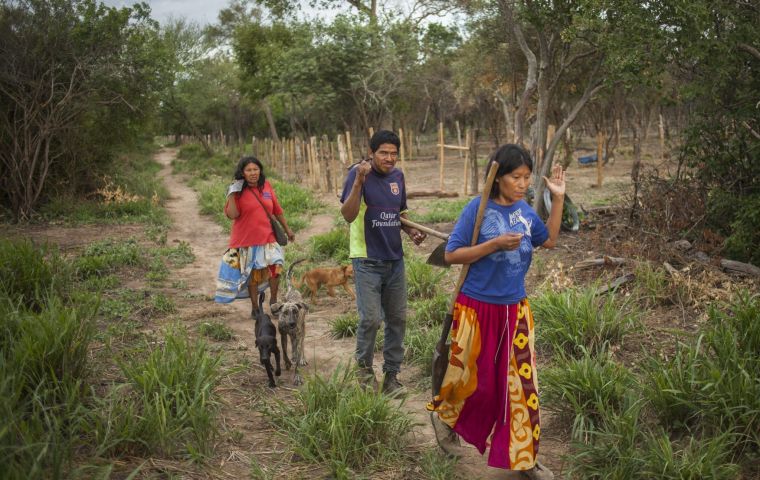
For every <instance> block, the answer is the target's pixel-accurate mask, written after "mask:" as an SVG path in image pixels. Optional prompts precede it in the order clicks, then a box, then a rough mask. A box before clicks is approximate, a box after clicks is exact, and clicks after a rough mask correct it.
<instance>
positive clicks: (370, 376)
mask: <svg viewBox="0 0 760 480" xmlns="http://www.w3.org/2000/svg"><path fill="white" fill-rule="evenodd" d="M356 380H358V381H359V385H361V387H362V388H363V389H365V390H371V391H373V392H376V391H377V378H375V371H374V370H372V367H359V368H357V369H356Z"/></svg>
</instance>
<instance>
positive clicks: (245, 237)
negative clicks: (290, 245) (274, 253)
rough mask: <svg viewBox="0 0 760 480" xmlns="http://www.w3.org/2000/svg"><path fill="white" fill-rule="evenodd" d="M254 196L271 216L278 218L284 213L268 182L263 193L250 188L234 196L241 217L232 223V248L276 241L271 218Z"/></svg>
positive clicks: (265, 183)
mask: <svg viewBox="0 0 760 480" xmlns="http://www.w3.org/2000/svg"><path fill="white" fill-rule="evenodd" d="M254 195H255V196H256V197H258V198H260V199H261V201H262V202H263V203H264V207H266V209H267V212H269V213H270V214H271V215H274V216H277V215H282V213H283V211H282V207H281V206H280V204H279V202H278V201H277V196H276V195H275V194H274V189H273V188H272V185H270V183H269V182H268V181H265V182H264V188H263V191H261V192H259V189H258V188H256V187H251V186H248V187H246V188H245V189H244V190H243V191H242V192H240V193H235V194H233V197H234V199H235V205H236V206H237V210H238V212H240V216H239V217H237V218H236V219H235V220H233V222H232V233H231V234H230V248H237V247H252V246H254V245H264V244H267V243H272V242H275V241H276V239H275V237H274V232H273V231H272V224H271V223H270V222H269V217H268V216H267V214H266V213H265V212H264V210H263V209H262V208H261V203H259V201H258V200H256V198H255V197H254Z"/></svg>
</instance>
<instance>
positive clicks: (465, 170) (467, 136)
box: [457, 122, 470, 197]
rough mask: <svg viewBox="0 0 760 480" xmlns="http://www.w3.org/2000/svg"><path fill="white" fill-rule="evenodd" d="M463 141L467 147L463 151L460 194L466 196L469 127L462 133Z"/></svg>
mask: <svg viewBox="0 0 760 480" xmlns="http://www.w3.org/2000/svg"><path fill="white" fill-rule="evenodd" d="M457 127H459V123H458V122H457ZM464 143H465V146H466V147H468V148H467V150H465V152H464V172H463V175H462V196H465V197H466V196H467V184H468V183H469V182H468V179H469V177H468V176H467V173H468V171H467V170H468V168H469V167H470V149H469V147H470V129H469V128H468V129H467V131H466V132H465V134H464ZM459 146H460V147H461V146H462V145H461V142H460V145H459ZM459 155H460V156H461V155H462V151H461V150H459Z"/></svg>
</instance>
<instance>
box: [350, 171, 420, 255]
mask: <svg viewBox="0 0 760 480" xmlns="http://www.w3.org/2000/svg"><path fill="white" fill-rule="evenodd" d="M355 179H356V167H354V168H352V169H351V170H350V171H349V172H348V175H347V176H346V181H345V183H344V184H343V194H342V195H341V196H340V202H341V203H343V202H345V201H346V199H347V198H348V195H349V194H350V193H351V188H352V187H353V185H354V180H355ZM405 211H406V185H405V183H404V174H403V173H402V172H401V170H399V169H397V168H394V169H393V170H391V171H390V173H388V175H382V174H380V173H378V172H376V171H375V169H372V170H371V171H370V173H368V174H367V176H366V178H365V179H364V185H362V196H361V202H360V203H359V214H358V215H357V216H356V219H354V221H353V222H351V226H350V231H349V236H350V241H349V245H350V247H349V257H350V258H371V259H375V260H400V259H402V258H404V251H403V249H402V247H401V220H400V219H399V216H400V215H401V214H402V213H404V212H405Z"/></svg>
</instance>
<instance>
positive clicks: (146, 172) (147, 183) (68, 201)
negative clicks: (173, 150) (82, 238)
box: [40, 146, 168, 225]
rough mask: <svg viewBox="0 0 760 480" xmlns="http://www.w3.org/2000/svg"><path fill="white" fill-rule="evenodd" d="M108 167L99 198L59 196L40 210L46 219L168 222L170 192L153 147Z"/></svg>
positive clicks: (118, 158)
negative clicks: (167, 205) (166, 204)
mask: <svg viewBox="0 0 760 480" xmlns="http://www.w3.org/2000/svg"><path fill="white" fill-rule="evenodd" d="M106 168H107V169H108V170H109V172H104V173H103V182H102V184H101V185H99V187H98V191H97V192H96V193H97V194H96V195H94V196H90V197H87V198H83V197H81V196H71V195H70V194H63V195H61V196H55V197H53V198H51V199H50V201H49V202H48V203H46V204H45V205H43V206H42V208H41V209H40V213H41V215H42V218H43V219H45V220H48V221H51V220H54V221H56V222H64V223H66V224H83V223H98V224H114V223H133V222H141V223H147V224H150V225H165V224H167V223H168V216H167V214H166V212H165V211H164V209H163V207H162V205H163V204H164V202H165V201H166V199H167V197H168V191H167V190H166V187H165V186H164V185H163V182H162V180H161V177H160V176H159V175H158V172H159V171H160V170H161V166H160V165H159V164H158V163H156V162H155V161H154V160H153V152H152V148H151V147H150V146H145V147H144V148H140V149H138V150H136V151H134V152H131V153H128V154H124V155H120V156H118V157H117V158H114V159H113V161H112V164H111V165H108V166H107V167H106Z"/></svg>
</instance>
